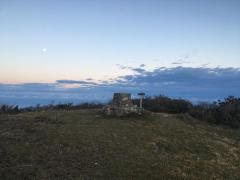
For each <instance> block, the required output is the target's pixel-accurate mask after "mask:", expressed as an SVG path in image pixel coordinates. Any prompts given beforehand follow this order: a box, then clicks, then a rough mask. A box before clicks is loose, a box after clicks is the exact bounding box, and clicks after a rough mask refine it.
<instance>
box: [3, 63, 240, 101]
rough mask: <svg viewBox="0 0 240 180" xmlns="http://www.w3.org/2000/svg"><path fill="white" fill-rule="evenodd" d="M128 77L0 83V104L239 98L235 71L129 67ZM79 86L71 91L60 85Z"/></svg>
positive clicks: (239, 72) (239, 71)
mask: <svg viewBox="0 0 240 180" xmlns="http://www.w3.org/2000/svg"><path fill="white" fill-rule="evenodd" d="M132 69H133V71H135V72H137V73H133V74H130V75H124V76H119V77H118V78H116V79H114V80H113V81H104V80H103V81H99V83H95V82H92V81H83V80H79V81H75V80H57V81H56V82H55V83H25V84H0V92H1V93H0V104H1V103H10V104H19V105H21V106H26V105H35V104H38V103H40V104H47V103H50V102H52V101H54V102H56V103H57V102H73V103H80V102H86V101H98V102H107V101H108V100H110V98H111V97H112V93H114V92H130V93H132V94H133V95H136V94H137V93H138V92H145V93H146V94H147V95H159V94H163V95H167V96H170V97H175V98H186V99H189V100H192V101H213V100H217V99H222V98H224V97H227V96H229V95H234V96H240V91H239V89H240V69H239V68H221V67H217V68H206V67H198V68H193V67H181V66H179V67H174V68H167V67H158V68H156V69H154V70H153V71H148V70H145V69H142V68H139V67H138V68H132ZM73 84H79V85H81V86H76V87H75V86H73V88H64V86H61V85H73Z"/></svg>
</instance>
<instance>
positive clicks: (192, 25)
mask: <svg viewBox="0 0 240 180" xmlns="http://www.w3.org/2000/svg"><path fill="white" fill-rule="evenodd" d="M0 22H1V24H0V26H1V28H0V82H1V83H24V82H54V81H56V80H58V79H71V80H80V79H87V78H92V79H95V80H96V79H109V78H113V77H117V76H119V75H122V74H128V73H129V71H126V69H125V70H124V69H121V68H119V65H124V66H131V67H136V66H139V65H140V64H145V65H146V67H145V68H147V69H154V68H155V67H159V66H164V67H173V66H177V65H180V64H181V66H188V67H198V66H203V65H204V66H208V67H217V66H222V67H240V1H239V0H201V1H197V0H41V1H35V0H0ZM117 64H118V65H117Z"/></svg>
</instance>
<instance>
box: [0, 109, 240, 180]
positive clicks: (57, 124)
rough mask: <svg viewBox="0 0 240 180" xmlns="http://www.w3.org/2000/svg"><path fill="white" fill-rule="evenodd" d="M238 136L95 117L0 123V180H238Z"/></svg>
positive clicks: (165, 120)
mask: <svg viewBox="0 0 240 180" xmlns="http://www.w3.org/2000/svg"><path fill="white" fill-rule="evenodd" d="M239 139H240V131H239V130H233V129H229V128H222V127H216V126H211V125H209V124H205V123H202V122H199V121H197V120H194V119H191V118H190V117H189V116H187V115H167V114H155V115H151V116H148V117H140V118H139V117H131V118H130V117H129V118H112V117H111V118H110V117H107V118H106V117H103V116H101V115H100V114H99V113H98V111H97V110H75V111H47V112H34V113H22V114H18V115H0V159H1V161H0V174H1V177H2V178H3V179H34V178H35V179H56V178H63V179H67V178H68V179H70V178H80V179H91V178H96V179H107V178H108V179H117V178H123V179H150V178H152V179H158V178H159V177H166V178H176V177H182V178H186V179H210V178H217V179H219V178H224V179H230V178H232V179H233V178H237V177H240V163H239V162H240V142H239Z"/></svg>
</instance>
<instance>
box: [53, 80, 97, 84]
mask: <svg viewBox="0 0 240 180" xmlns="http://www.w3.org/2000/svg"><path fill="white" fill-rule="evenodd" d="M56 83H59V84H81V85H98V84H97V83H94V82H90V81H75V80H57V81H56Z"/></svg>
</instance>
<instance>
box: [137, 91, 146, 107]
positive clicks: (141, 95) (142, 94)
mask: <svg viewBox="0 0 240 180" xmlns="http://www.w3.org/2000/svg"><path fill="white" fill-rule="evenodd" d="M138 96H140V104H139V105H140V108H141V109H142V108H143V105H142V102H143V98H144V96H145V93H143V92H141V93H138Z"/></svg>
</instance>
